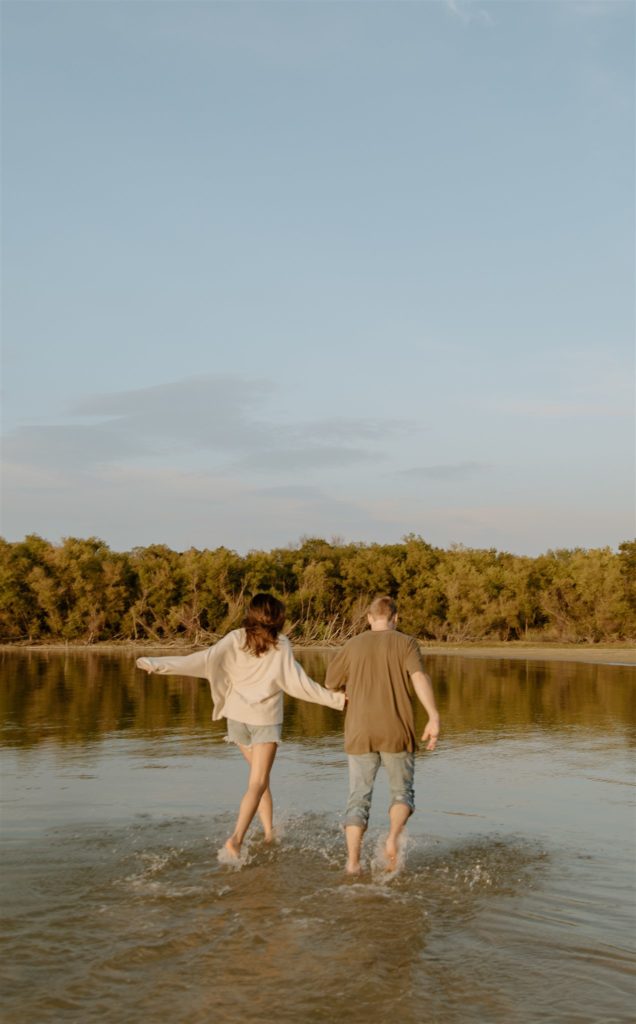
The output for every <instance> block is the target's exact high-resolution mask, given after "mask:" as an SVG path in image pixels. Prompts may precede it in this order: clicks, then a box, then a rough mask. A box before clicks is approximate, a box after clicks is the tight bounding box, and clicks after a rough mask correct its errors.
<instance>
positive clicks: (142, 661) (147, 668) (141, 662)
mask: <svg viewBox="0 0 636 1024" xmlns="http://www.w3.org/2000/svg"><path fill="white" fill-rule="evenodd" d="M135 664H136V665H137V668H141V669H143V671H144V672H147V673H148V675H150V673H151V672H152V665H151V663H150V661H149V660H148V658H137V661H136V662H135Z"/></svg>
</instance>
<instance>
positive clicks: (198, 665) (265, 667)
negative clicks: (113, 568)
mask: <svg viewBox="0 0 636 1024" xmlns="http://www.w3.org/2000/svg"><path fill="white" fill-rule="evenodd" d="M244 643H245V630H244V629H234V630H232V632H231V633H228V634H227V636H224V637H223V639H222V640H219V642H218V644H214V646H213V647H208V648H207V650H205V651H197V652H196V653H195V654H188V655H186V656H185V657H177V658H170V657H168V658H138V659H137V667H138V668H142V669H145V671H146V672H157V673H159V674H160V675H167V676H195V677H196V678H198V679H207V680H208V682H209V684H210V691H211V693H212V718H213V719H218V718H233V719H235V720H236V721H238V722H245V723H246V724H247V725H278V723H279V722H282V720H283V693H288V694H289V695H290V696H291V697H298V698H299V699H300V700H308V701H312V702H313V703H314V704H326V705H327V707H331V708H336V709H337V710H339V711H342V709H343V707H344V702H345V697H344V694H343V693H334V692H333V691H331V690H326V689H325V688H324V687H323V686H319V685H318V683H315V682H314V681H313V679H310V678H309V676H308V675H307V674H306V673H305V671H304V670H303V668H302V667H301V666H300V665H299V664H298V662H297V661H295V660H294V655H293V652H292V648H291V644H290V642H289V640H288V639H287V637H286V636H284V635H283V634H282V633H281V634H279V637H278V643H277V645H276V647H270V649H269V651H267V653H266V654H262V655H261V656H260V657H257V656H256V655H254V654H251V653H249V651H245V650H243V645H244Z"/></svg>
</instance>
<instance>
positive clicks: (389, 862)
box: [384, 836, 398, 871]
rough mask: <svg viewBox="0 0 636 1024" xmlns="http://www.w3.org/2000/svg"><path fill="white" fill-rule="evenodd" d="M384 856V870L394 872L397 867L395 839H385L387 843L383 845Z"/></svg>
mask: <svg viewBox="0 0 636 1024" xmlns="http://www.w3.org/2000/svg"><path fill="white" fill-rule="evenodd" d="M384 856H385V858H386V864H385V866H384V870H385V871H395V869H396V868H397V866H398V849H397V843H396V842H395V839H392V838H391V836H389V837H388V838H387V841H386V843H385V844H384Z"/></svg>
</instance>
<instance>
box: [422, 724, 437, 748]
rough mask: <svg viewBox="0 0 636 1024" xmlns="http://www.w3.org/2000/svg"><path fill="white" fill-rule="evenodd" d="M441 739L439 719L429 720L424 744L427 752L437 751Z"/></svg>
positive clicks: (424, 734)
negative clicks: (438, 741)
mask: <svg viewBox="0 0 636 1024" xmlns="http://www.w3.org/2000/svg"><path fill="white" fill-rule="evenodd" d="M438 738H439V718H429V720H428V723H427V725H426V728H425V730H424V732H423V733H422V743H426V749H427V750H435V747H436V746H437V740H438Z"/></svg>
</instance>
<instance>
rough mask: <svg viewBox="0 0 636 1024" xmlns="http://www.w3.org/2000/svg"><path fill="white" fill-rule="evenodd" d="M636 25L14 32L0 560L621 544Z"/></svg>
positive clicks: (608, 6) (38, 6)
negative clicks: (30, 539)
mask: <svg viewBox="0 0 636 1024" xmlns="http://www.w3.org/2000/svg"><path fill="white" fill-rule="evenodd" d="M634 12H635V7H634V5H633V4H632V3H623V2H613V0H603V2H600V3H597V2H594V0H588V2H585V0H583V2H578V0H570V2H564V3H561V2H545V3H544V2H541V0H539V2H535V0H527V2H523V0H522V2H507V0H504V2H497V3H486V2H484V3H481V2H479V0H477V2H475V3H464V2H461V0H452V2H451V0H447V2H445V0H439V2H434V0H432V2H423V3H417V2H415V3H413V2H410V3H401V2H384V3H383V2H366V0H360V2H329V3H328V2H324V3H312V2H303V0H298V2H294V0H291V2H287V3H279V2H267V0H265V2H255V3H243V2H226V3H210V2H201V3H191V2H189V0H179V2H163V3H155V2H153V0H143V2H88V0H85V2H70V3H67V2H64V3H58V2H55V0H47V2H45V3H39V2H37V0H36V2H29V3H22V2H19V3H16V2H11V0H5V2H4V3H3V5H2V16H3V51H4V52H3V64H4V72H3V124H4V129H3V206H4V232H3V247H2V250H3V251H2V255H3V276H4V320H3V344H4V359H3V364H4V374H3V377H4V423H3V432H4V437H5V440H4V454H5V462H6V469H5V475H4V476H5V483H4V512H3V522H2V532H3V534H4V536H6V537H8V538H9V539H12V540H13V539H18V538H21V537H22V536H23V535H24V534H25V533H27V532H32V531H35V532H38V533H40V534H42V535H43V536H45V537H48V538H49V539H51V540H57V539H59V538H60V537H62V536H68V535H74V536H89V535H97V536H100V537H102V538H103V539H104V540H106V541H108V543H110V544H111V545H112V546H113V547H115V548H119V549H127V548H130V547H132V546H134V545H139V544H148V543H152V542H165V543H167V544H169V545H171V546H172V547H174V548H178V549H183V548H186V547H189V546H190V545H196V546H198V547H203V546H211V547H215V546H217V545H221V544H224V545H226V546H229V547H233V548H236V549H238V550H239V551H245V550H247V549H249V548H254V547H263V548H270V547H273V546H275V545H284V544H287V543H294V542H296V541H297V540H298V539H299V538H300V537H301V536H302V535H313V536H315V535H318V536H325V537H327V538H330V537H332V536H340V537H342V538H343V539H345V540H358V541H367V542H368V541H379V542H390V541H398V540H400V539H401V537H403V536H404V535H405V534H407V533H410V532H414V533H418V534H421V535H422V536H423V537H425V538H426V539H427V540H429V541H431V542H432V543H434V544H438V545H443V546H447V545H449V544H451V543H453V542H461V543H464V544H467V545H471V546H489V547H490V546H494V547H497V548H500V549H506V550H511V551H515V552H518V553H529V554H534V553H538V552H540V551H543V550H546V549H547V548H550V547H552V548H554V547H573V546H577V545H583V546H586V547H591V546H600V545H605V544H610V545H612V546H615V545H617V544H618V543H619V542H620V541H621V540H624V539H627V538H629V537H632V536H633V535H634V533H635V523H634V419H633V417H634V310H635V295H634V223H635V222H634Z"/></svg>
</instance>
